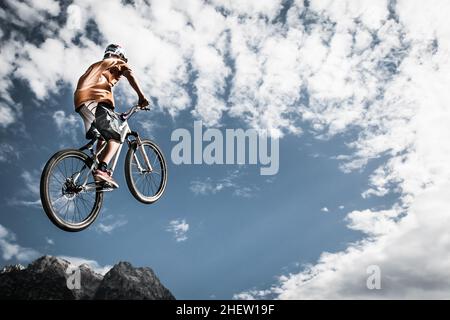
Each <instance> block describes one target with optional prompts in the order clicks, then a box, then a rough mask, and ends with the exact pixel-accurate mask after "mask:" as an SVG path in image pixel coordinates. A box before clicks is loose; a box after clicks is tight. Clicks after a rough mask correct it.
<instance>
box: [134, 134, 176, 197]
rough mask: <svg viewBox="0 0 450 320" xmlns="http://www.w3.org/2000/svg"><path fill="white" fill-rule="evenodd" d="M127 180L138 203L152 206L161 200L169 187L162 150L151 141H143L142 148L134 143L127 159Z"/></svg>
mask: <svg viewBox="0 0 450 320" xmlns="http://www.w3.org/2000/svg"><path fill="white" fill-rule="evenodd" d="M145 157H147V159H148V161H149V163H150V165H151V168H149V167H148V166H147V164H146V160H145ZM125 178H126V181H127V185H128V188H129V189H130V192H131V194H132V195H133V196H134V197H135V198H136V199H137V200H138V201H140V202H142V203H146V204H150V203H154V202H155V201H157V200H158V199H159V198H161V196H162V194H163V193H164V190H165V188H166V185H167V165H166V160H165V159H164V155H163V153H162V151H161V149H160V148H159V147H158V146H157V145H156V144H155V143H154V142H152V141H150V140H142V146H141V147H140V146H138V145H137V143H136V142H135V143H133V144H132V145H131V147H130V149H128V152H127V156H126V159H125Z"/></svg>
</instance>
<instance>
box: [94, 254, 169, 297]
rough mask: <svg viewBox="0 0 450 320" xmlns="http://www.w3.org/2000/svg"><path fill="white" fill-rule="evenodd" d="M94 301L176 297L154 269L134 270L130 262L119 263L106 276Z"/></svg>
mask: <svg viewBox="0 0 450 320" xmlns="http://www.w3.org/2000/svg"><path fill="white" fill-rule="evenodd" d="M143 284H149V285H143ZM94 299H103V300H119V299H120V300H123V299H125V300H129V299H136V300H138V299H139V300H173V299H175V297H174V296H173V295H172V294H171V293H170V291H169V290H167V289H166V288H165V287H164V286H163V285H162V284H161V282H160V281H159V279H158V278H157V277H156V275H155V273H154V272H153V271H152V269H150V268H133V266H132V265H131V264H130V263H129V262H119V263H118V264H116V265H115V266H114V267H113V268H112V269H111V270H110V271H109V272H108V273H107V274H106V275H105V277H104V278H103V281H102V283H101V284H100V286H99V288H98V289H97V292H96V294H95V297H94Z"/></svg>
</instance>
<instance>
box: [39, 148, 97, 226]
mask: <svg viewBox="0 0 450 320" xmlns="http://www.w3.org/2000/svg"><path fill="white" fill-rule="evenodd" d="M91 163H92V162H91V159H90V158H89V157H88V156H87V154H85V153H84V152H81V151H79V150H75V149H68V150H62V151H60V152H57V153H56V154H54V155H53V156H52V157H51V158H50V160H49V161H48V162H47V164H46V165H45V168H44V171H43V172H42V175H41V185H40V193H41V202H42V207H43V208H44V211H45V213H46V214H47V216H48V218H49V219H50V220H51V221H52V222H53V223H54V224H55V225H56V226H57V227H58V228H61V229H63V230H65V231H70V232H76V231H81V230H83V229H85V228H87V227H88V226H89V225H91V224H92V223H93V222H94V220H95V219H96V218H97V216H98V214H99V212H100V208H101V205H102V203H103V193H102V192H101V191H99V190H98V189H97V187H96V185H95V181H94V177H93V175H92V172H90V166H91Z"/></svg>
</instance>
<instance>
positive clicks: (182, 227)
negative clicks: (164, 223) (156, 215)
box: [166, 219, 189, 242]
mask: <svg viewBox="0 0 450 320" xmlns="http://www.w3.org/2000/svg"><path fill="white" fill-rule="evenodd" d="M166 230H167V231H168V232H171V233H173V236H174V237H175V240H176V241H177V242H182V241H186V240H187V239H188V237H187V232H188V231H189V224H188V223H186V220H185V219H176V220H171V221H170V222H169V226H168V227H167V229H166Z"/></svg>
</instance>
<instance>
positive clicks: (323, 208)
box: [320, 207, 330, 212]
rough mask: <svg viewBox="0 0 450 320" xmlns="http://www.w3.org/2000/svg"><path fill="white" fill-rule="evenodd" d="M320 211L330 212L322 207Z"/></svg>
mask: <svg viewBox="0 0 450 320" xmlns="http://www.w3.org/2000/svg"><path fill="white" fill-rule="evenodd" d="M320 211H322V212H329V211H330V210H328V208H327V207H323V208H322V209H320Z"/></svg>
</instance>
